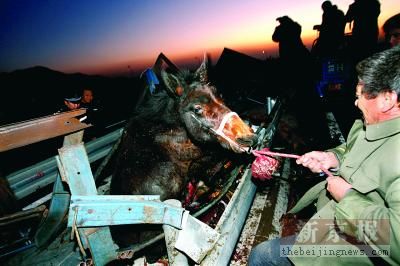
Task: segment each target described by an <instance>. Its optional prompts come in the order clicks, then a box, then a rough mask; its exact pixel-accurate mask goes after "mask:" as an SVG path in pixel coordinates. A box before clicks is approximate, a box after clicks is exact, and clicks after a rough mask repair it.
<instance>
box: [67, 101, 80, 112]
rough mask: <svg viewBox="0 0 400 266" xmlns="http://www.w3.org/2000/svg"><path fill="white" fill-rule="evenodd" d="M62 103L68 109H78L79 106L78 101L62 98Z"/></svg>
mask: <svg viewBox="0 0 400 266" xmlns="http://www.w3.org/2000/svg"><path fill="white" fill-rule="evenodd" d="M64 104H65V106H67V108H68V109H69V110H75V109H78V108H79V106H80V103H73V102H70V101H65V100H64Z"/></svg>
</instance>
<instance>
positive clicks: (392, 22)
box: [382, 13, 400, 34]
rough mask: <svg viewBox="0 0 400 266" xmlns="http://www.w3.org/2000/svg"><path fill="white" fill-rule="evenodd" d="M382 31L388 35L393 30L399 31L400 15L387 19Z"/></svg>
mask: <svg viewBox="0 0 400 266" xmlns="http://www.w3.org/2000/svg"><path fill="white" fill-rule="evenodd" d="M382 29H383V31H384V32H385V34H389V32H390V31H391V30H393V29H400V13H399V14H396V15H393V16H391V17H390V18H388V19H387V20H386V21H385V23H384V24H383V26H382Z"/></svg>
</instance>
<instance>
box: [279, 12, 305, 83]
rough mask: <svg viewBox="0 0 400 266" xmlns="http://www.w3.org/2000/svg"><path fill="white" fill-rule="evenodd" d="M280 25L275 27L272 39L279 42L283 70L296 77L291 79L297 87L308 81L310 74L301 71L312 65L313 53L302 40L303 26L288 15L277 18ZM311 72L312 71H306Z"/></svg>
mask: <svg viewBox="0 0 400 266" xmlns="http://www.w3.org/2000/svg"><path fill="white" fill-rule="evenodd" d="M276 20H277V21H278V22H279V25H278V26H277V27H276V28H275V31H274V33H273V35H272V40H273V41H274V42H278V43H279V58H280V61H281V63H282V71H283V72H285V74H286V73H289V72H290V74H291V75H292V77H294V78H293V79H291V80H290V82H292V83H293V84H289V85H292V86H293V85H295V86H297V87H299V86H300V87H301V86H303V85H304V84H303V83H304V82H307V81H308V75H303V73H300V72H301V70H302V69H304V68H307V67H311V65H312V59H311V53H310V51H308V49H307V48H306V47H305V46H304V44H303V41H302V40H301V26H300V24H298V23H297V22H295V21H293V20H292V19H291V18H289V17H288V16H283V17H279V18H277V19H276ZM306 74H310V73H306Z"/></svg>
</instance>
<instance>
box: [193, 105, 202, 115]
mask: <svg viewBox="0 0 400 266" xmlns="http://www.w3.org/2000/svg"><path fill="white" fill-rule="evenodd" d="M193 112H194V113H195V114H196V115H200V114H201V113H202V112H203V108H202V107H201V105H199V104H196V105H195V106H193Z"/></svg>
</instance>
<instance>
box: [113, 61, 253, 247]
mask: <svg viewBox="0 0 400 266" xmlns="http://www.w3.org/2000/svg"><path fill="white" fill-rule="evenodd" d="M161 76H162V79H163V81H164V84H165V90H163V91H161V92H159V93H157V94H155V95H152V96H151V97H150V98H149V99H148V100H147V101H146V102H145V103H144V104H142V106H141V107H140V108H139V109H138V111H137V114H136V115H135V116H134V117H133V118H132V119H131V120H130V122H129V124H128V126H127V127H126V129H125V131H124V134H123V136H122V139H121V143H120V145H119V148H118V149H117V151H116V154H117V155H116V156H117V157H116V158H115V162H116V163H115V166H114V167H115V168H114V169H115V172H114V173H113V177H112V181H111V194H118V195H121V194H133V195H137V194H138V195H150V194H151V195H160V197H161V200H162V201H163V200H165V199H170V198H175V199H182V193H183V192H184V190H185V186H186V185H187V183H188V181H189V179H193V178H195V179H196V178H203V177H206V176H207V175H208V174H210V172H213V171H215V169H216V168H218V167H221V166H222V165H221V155H222V154H223V153H221V150H222V151H225V152H226V151H228V153H232V154H233V153H242V152H244V151H246V150H248V149H249V148H250V147H251V146H252V144H253V141H254V140H255V135H254V133H253V131H252V129H251V128H250V127H249V126H248V125H247V124H246V123H245V122H243V121H242V119H241V118H240V117H239V116H238V115H237V114H236V113H234V112H232V111H231V110H230V109H229V108H228V107H227V106H226V105H225V104H224V103H223V102H222V100H221V99H220V98H218V97H217V95H216V89H215V87H213V86H211V85H210V84H209V83H208V81H207V69H206V61H204V62H203V64H202V65H201V66H200V68H199V69H198V70H197V71H195V72H194V73H190V72H188V71H183V72H180V73H178V74H177V75H173V74H170V73H167V72H166V71H162V72H161ZM225 155H226V154H225ZM225 158H226V157H225ZM115 229H117V230H118V231H120V233H119V234H122V235H124V236H125V237H126V238H128V236H127V235H126V231H124V230H125V229H126V228H125V229H124V227H123V226H119V227H118V228H115ZM114 232H115V231H114ZM117 242H118V240H117ZM122 242H125V241H122ZM127 242H129V241H127ZM119 244H120V245H121V244H122V245H124V244H126V243H121V242H120V243H119Z"/></svg>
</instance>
